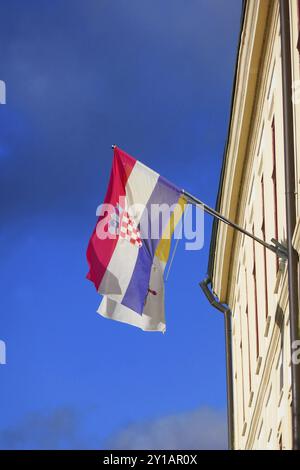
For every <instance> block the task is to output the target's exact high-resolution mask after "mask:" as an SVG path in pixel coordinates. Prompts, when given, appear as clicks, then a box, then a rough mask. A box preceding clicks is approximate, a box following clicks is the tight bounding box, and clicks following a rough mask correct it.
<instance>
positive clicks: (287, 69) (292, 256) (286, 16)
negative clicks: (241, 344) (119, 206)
mask: <svg viewBox="0 0 300 470" xmlns="http://www.w3.org/2000/svg"><path fill="white" fill-rule="evenodd" d="M289 3H290V2H288V1H287V0H280V29H281V34H280V36H281V65H282V97H283V128H284V162H285V191H286V225H287V248H288V285H289V315H290V338H291V356H292V355H293V352H294V350H293V345H294V344H295V341H297V340H298V339H299V337H300V333H299V305H298V272H297V271H298V254H297V252H296V250H295V249H294V247H293V235H294V231H295V227H296V194H295V181H296V180H295V154H294V126H293V105H292V96H291V94H292V66H291V41H290V35H291V32H290V12H289ZM291 373H292V433H293V449H294V450H300V364H295V363H294V361H293V360H292V361H291Z"/></svg>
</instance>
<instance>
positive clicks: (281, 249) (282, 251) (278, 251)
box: [182, 189, 287, 259]
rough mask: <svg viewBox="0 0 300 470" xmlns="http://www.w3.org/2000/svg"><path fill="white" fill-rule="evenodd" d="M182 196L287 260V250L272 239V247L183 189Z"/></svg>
mask: <svg viewBox="0 0 300 470" xmlns="http://www.w3.org/2000/svg"><path fill="white" fill-rule="evenodd" d="M182 194H183V195H184V196H185V197H186V199H187V202H190V203H191V204H193V205H195V206H201V207H202V208H203V210H204V211H205V212H207V213H208V214H210V215H212V216H213V217H215V218H216V219H218V220H220V221H221V222H224V223H225V224H227V225H229V226H230V227H232V228H234V229H235V230H238V231H239V232H241V233H243V234H244V235H246V236H247V237H250V238H252V240H255V241H256V242H257V243H260V245H262V246H264V247H265V248H268V250H271V251H272V252H273V253H275V254H276V255H277V256H278V257H279V258H283V259H287V250H286V248H285V246H283V245H282V244H281V243H279V242H278V241H277V240H275V239H274V238H272V240H271V242H272V243H273V245H271V244H270V243H267V242H265V241H264V240H261V239H260V238H258V237H256V236H255V235H254V234H253V233H250V232H248V231H247V230H245V229H244V228H243V227H240V226H239V225H238V224H236V223H235V222H232V221H231V220H229V219H227V218H226V217H224V216H223V215H222V214H220V213H219V212H217V211H216V210H215V209H213V208H212V207H209V206H208V205H207V204H205V203H204V202H202V201H201V200H200V199H198V198H197V197H195V196H193V195H192V194H190V193H188V192H187V191H185V190H184V189H183V190H182Z"/></svg>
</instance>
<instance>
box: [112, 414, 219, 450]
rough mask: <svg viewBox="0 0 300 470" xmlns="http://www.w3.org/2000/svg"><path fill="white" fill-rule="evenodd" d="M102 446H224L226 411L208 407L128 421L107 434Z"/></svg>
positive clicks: (187, 447) (124, 447) (161, 447)
mask: <svg viewBox="0 0 300 470" xmlns="http://www.w3.org/2000/svg"><path fill="white" fill-rule="evenodd" d="M106 448H109V449H122V450H137V449H152V450H167V449H172V450H180V449H226V448H227V424H226V413H225V412H223V411H218V410H214V409H212V408H200V409H198V410H195V411H191V412H186V413H181V414H175V415H170V416H166V417H162V418H159V419H156V420H154V421H149V422H145V423H139V424H131V425H129V426H128V427H127V428H125V429H124V430H123V431H120V432H119V433H117V434H115V435H114V436H111V438H110V439H109V440H108V441H107V442H106Z"/></svg>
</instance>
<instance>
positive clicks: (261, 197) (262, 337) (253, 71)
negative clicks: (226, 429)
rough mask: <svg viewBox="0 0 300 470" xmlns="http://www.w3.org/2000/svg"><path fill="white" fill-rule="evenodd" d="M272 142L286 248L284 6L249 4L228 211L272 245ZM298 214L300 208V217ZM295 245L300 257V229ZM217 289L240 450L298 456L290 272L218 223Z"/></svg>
mask: <svg viewBox="0 0 300 470" xmlns="http://www.w3.org/2000/svg"><path fill="white" fill-rule="evenodd" d="M290 4H291V35H292V38H291V39H292V50H293V54H292V60H293V79H294V80H299V78H300V77H299V70H300V67H299V52H298V50H297V48H296V44H297V40H298V10H297V1H296V0H290ZM299 95H300V93H299ZM299 102H300V100H299ZM299 108H300V103H298V104H297V103H294V115H295V116H294V117H295V129H294V130H295V146H296V161H297V165H296V166H297V183H298V185H299V184H300V180H299V174H298V168H300V161H299V158H300V151H299V150H298V149H300V140H299V139H300V127H299V126H300V111H299ZM273 122H275V133H274V134H273V131H272V123H273ZM273 135H275V148H276V185H277V218H278V240H279V241H281V242H284V241H285V238H286V215H285V183H284V158H283V155H284V144H283V111H282V79H281V46H280V19H279V2H277V1H276V2H275V1H268V0H256V1H252V0H250V1H248V2H247V5H246V12H245V20H244V27H243V32H242V40H241V46H240V51H239V62H238V73H237V80H236V88H235V95H234V104H233V113H232V119H231V128H230V134H229V141H228V147H227V155H226V166H225V173H224V180H223V187H222V197H221V203H220V212H221V213H222V214H224V215H225V216H227V217H229V218H231V219H232V220H235V221H236V222H238V223H239V224H240V225H241V226H243V227H244V228H246V229H247V230H248V231H249V232H252V231H254V233H255V235H256V236H258V237H259V238H263V222H264V227H265V239H266V241H270V240H271V239H272V238H273V237H275V232H276V229H275V215H274V209H275V203H274V183H273V179H272V172H273ZM262 181H263V183H262ZM298 197H300V191H298ZM263 201H264V208H263ZM299 202H300V200H299ZM299 208H300V203H298V213H299V210H300V209H299ZM299 214H300V213H299ZM299 225H300V224H299ZM294 239H295V246H296V249H298V251H299V253H300V228H299V227H298V228H297V230H296V233H295V237H294ZM264 257H265V258H264ZM254 260H255V273H254V269H253V268H254ZM265 260H266V262H265ZM265 264H266V269H265ZM213 288H214V291H215V293H216V294H217V296H218V297H219V298H220V300H221V301H222V302H226V303H227V304H228V305H229V306H230V308H231V310H232V315H233V318H232V322H233V333H232V335H233V337H232V341H233V369H234V425H235V448H237V449H245V448H247V449H277V448H280V447H282V448H286V449H290V448H291V445H292V443H291V399H292V397H291V372H290V331H289V313H288V292H287V273H286V265H285V263H284V262H280V263H278V262H277V260H276V256H275V255H274V254H273V253H272V252H269V251H264V248H263V247H262V246H261V245H259V244H257V243H255V244H254V245H253V242H252V240H251V239H250V238H248V237H245V236H243V235H240V234H239V233H237V232H234V231H233V230H232V229H231V228H228V227H227V226H225V225H224V224H219V226H218V233H217V241H216V252H215V263H214V273H213Z"/></svg>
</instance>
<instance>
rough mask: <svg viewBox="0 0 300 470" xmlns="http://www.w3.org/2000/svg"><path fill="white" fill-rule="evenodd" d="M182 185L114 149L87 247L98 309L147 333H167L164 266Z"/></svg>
mask: <svg viewBox="0 0 300 470" xmlns="http://www.w3.org/2000/svg"><path fill="white" fill-rule="evenodd" d="M185 204H186V201H185V198H184V196H183V195H182V192H181V190H180V189H179V188H177V187H176V186H174V185H173V184H171V183H170V182H169V181H167V180H166V179H165V178H163V177H162V176H160V175H159V174H158V173H156V172H155V171H153V170H151V169H150V168H148V167H146V166H145V165H143V164H142V163H141V162H139V161H137V160H135V159H134V158H133V157H131V156H130V155H128V154H127V153H125V152H124V151H122V150H121V149H119V148H118V147H115V148H114V157H113V165H112V170H111V175H110V181H109V185H108V189H107V193H106V197H105V200H104V204H103V205H102V206H101V209H100V214H99V219H98V222H97V224H96V227H95V229H94V231H93V234H92V236H91V239H90V241H89V244H88V248H87V260H88V264H89V272H88V274H87V278H88V279H89V280H91V281H92V282H93V283H94V285H95V287H96V289H97V291H98V292H99V294H102V295H103V299H102V302H101V304H100V306H99V309H98V313H100V314H101V315H102V316H104V317H107V318H111V319H114V320H118V321H121V322H125V323H129V324H131V325H134V326H137V327H139V328H141V329H142V330H145V331H165V328H166V322H165V309H164V278H163V275H164V269H165V267H166V264H167V261H168V258H169V253H170V245H171V237H172V234H173V232H174V229H175V227H176V225H177V223H178V222H179V221H180V219H181V217H182V215H183V212H184V209H185Z"/></svg>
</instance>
